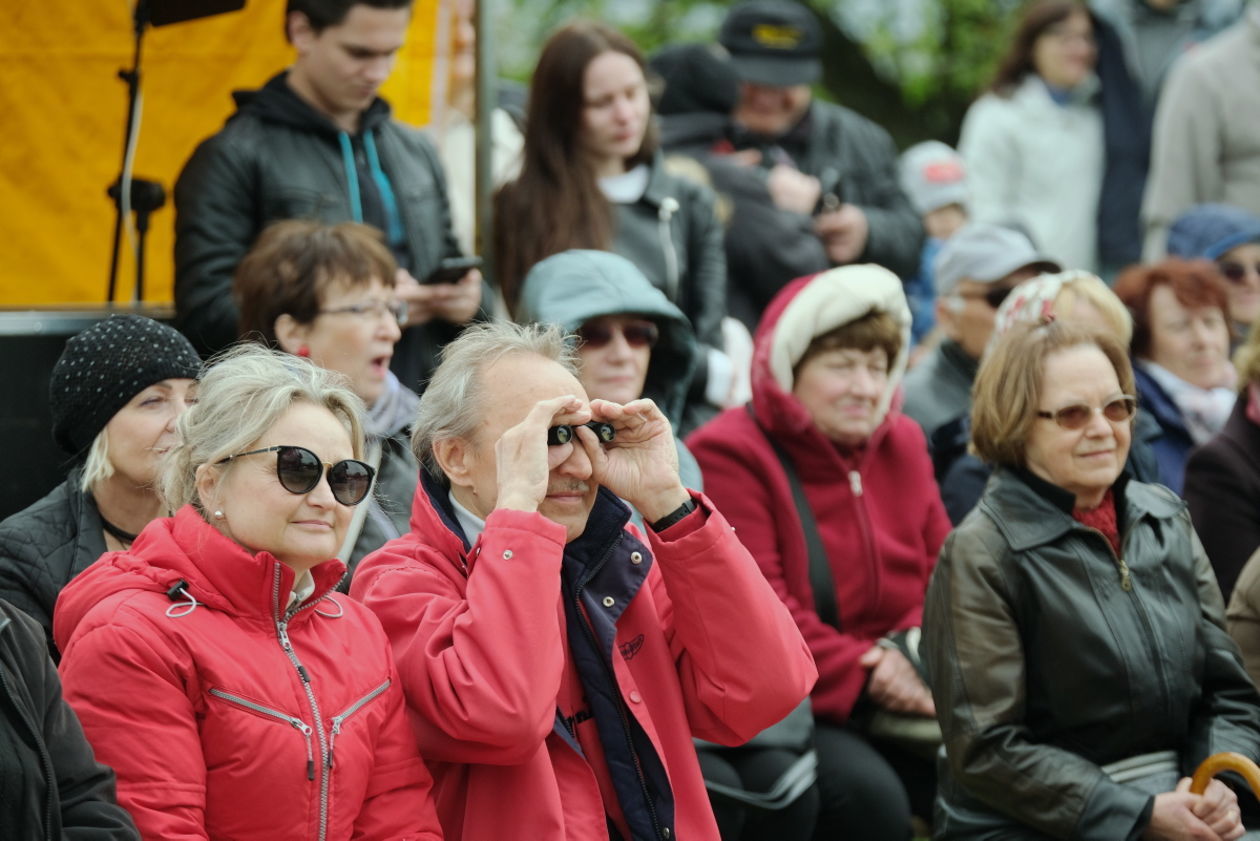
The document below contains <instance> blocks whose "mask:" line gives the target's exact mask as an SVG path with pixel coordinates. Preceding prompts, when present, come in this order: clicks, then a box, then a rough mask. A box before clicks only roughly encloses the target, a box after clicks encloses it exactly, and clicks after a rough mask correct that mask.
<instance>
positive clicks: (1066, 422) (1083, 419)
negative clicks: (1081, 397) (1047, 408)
mask: <svg viewBox="0 0 1260 841" xmlns="http://www.w3.org/2000/svg"><path fill="white" fill-rule="evenodd" d="M1096 411H1097V412H1102V416H1103V417H1104V418H1106V419H1107V420H1109V421H1111V422H1112V423H1123V422H1124V421H1127V420H1128V419H1129V418H1131V417H1133V413H1134V412H1136V411H1137V398H1136V397H1131V396H1129V395H1128V394H1122V395H1120V396H1119V397H1113V398H1112V399H1110V400H1108V401H1107V403H1106V405H1104V406H1103V407H1102V408H1101V409H1095V408H1094V407H1093V406H1087V405H1086V404H1084V403H1073V404H1072V405H1071V406H1064V407H1063V408H1062V409H1056V410H1055V411H1053V412H1037V417H1039V418H1049V419H1052V420H1053V421H1054V422H1055V423H1057V424H1058V425H1059V426H1061V427H1063V428H1064V429H1082V428H1084V427H1085V425H1086V424H1088V423H1089V422H1090V421H1091V420H1093V418H1094V412H1096Z"/></svg>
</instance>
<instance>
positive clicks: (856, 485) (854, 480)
mask: <svg viewBox="0 0 1260 841" xmlns="http://www.w3.org/2000/svg"><path fill="white" fill-rule="evenodd" d="M849 487H850V488H851V489H852V490H853V495H854V496H861V495H862V474H861V473H858V472H857V471H856V470H850V471H849Z"/></svg>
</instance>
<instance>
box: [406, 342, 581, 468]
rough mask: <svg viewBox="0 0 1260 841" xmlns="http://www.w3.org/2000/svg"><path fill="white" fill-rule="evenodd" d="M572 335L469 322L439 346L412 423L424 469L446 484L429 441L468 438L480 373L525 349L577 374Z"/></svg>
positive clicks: (478, 401) (477, 407)
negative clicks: (435, 364) (439, 357)
mask: <svg viewBox="0 0 1260 841" xmlns="http://www.w3.org/2000/svg"><path fill="white" fill-rule="evenodd" d="M572 339H573V337H572V336H568V335H566V334H565V332H564V330H563V329H562V328H561V327H559V326H557V325H554V324H529V325H521V324H515V323H513V322H510V321H494V322H486V323H482V324H474V325H472V326H471V327H468V328H466V329H465V330H464V332H463V333H461V334H460V336H459V338H457V339H455V340H454V341H453V342H451V343H450V344H448V345H447V346H446V347H445V348H443V349H442V361H441V364H440V365H438V367H437V370H436V371H434V373H433V378H432V379H430V380H429V384H428V386H427V387H426V388H425V390H424V395H423V396H422V397H421V398H420V410H419V411H418V412H417V413H416V422H415V423H414V424H413V425H412V427H411V451H412V452H413V453H415V456H416V459H417V460H418V461H419V462H420V463H421V464H422V465H424V469H425V470H426V471H428V473H429V475H430V476H431V477H432V478H434V479H436V480H437V481H439V482H441V483H443V484H445V483H446V475H445V474H444V473H443V472H442V468H441V467H440V466H439V465H438V463H437V459H435V458H434V456H433V443H434V442H435V441H440V440H443V439H446V438H469V437H470V436H471V435H472V432H473V430H474V429H476V427H477V422H478V421H479V420H480V419H481V405H482V389H481V374H482V372H483V371H485V369H486V368H487V367H488V366H490V365H491V364H492V363H494V362H497V361H498V360H500V359H502V358H503V357H505V356H507V355H509V354H513V353H530V354H534V355H535V356H541V357H542V358H543V359H549V360H551V361H552V362H557V363H559V364H560V365H562V366H563V367H564V368H565V370H567V371H569V372H570V373H572V374H573V375H574V376H577V352H576V351H575V350H574V347H575V342H574V341H573V340H572Z"/></svg>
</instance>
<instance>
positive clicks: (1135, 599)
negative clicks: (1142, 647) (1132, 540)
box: [1088, 528, 1172, 712]
mask: <svg viewBox="0 0 1260 841" xmlns="http://www.w3.org/2000/svg"><path fill="white" fill-rule="evenodd" d="M1088 530H1089V531H1092V532H1093V533H1094V534H1096V535H1098V536H1099V537H1100V538H1101V539H1102V541H1103V543H1105V544H1107V550H1108V551H1109V552H1111V557H1112V558H1113V559H1114V560H1115V562H1116V568H1117V569H1118V570H1119V571H1120V589H1121V590H1123V591H1124V592H1126V593H1128V594H1129V601H1130V603H1131V604H1132V605H1133V610H1134V611H1135V612H1136V613H1137V615H1138V619H1139V620H1140V621H1141V623H1142V630H1143V631H1145V632H1146V639H1147V642H1148V648H1149V650H1150V651H1154V652H1157V653H1158V651H1159V646H1158V645H1157V644H1156V639H1155V630H1154V629H1153V628H1152V627H1151V620H1150V617H1149V616H1147V615H1146V608H1145V607H1143V605H1142V600H1141V598H1140V597H1139V596H1138V594H1137V593H1135V592H1133V579H1132V577H1131V576H1130V575H1129V565H1128V564H1127V563H1125V560H1124V557H1123V556H1122V555H1120V554H1119V553H1117V552H1116V550H1115V547H1113V546H1112V545H1111V541H1110V540H1108V539H1107V536H1106V535H1105V534H1103V533H1102V532H1101V531H1099V530H1098V529H1096V528H1089V529H1088ZM1127 538H1128V535H1125V539H1124V541H1122V542H1121V544H1120V547H1121V548H1124V544H1125V543H1126V542H1127ZM1162 662H1163V661H1162V659H1161V658H1158V657H1157V658H1156V662H1155V672H1156V674H1157V675H1158V676H1159V686H1160V689H1161V691H1162V692H1163V694H1164V698H1163V701H1164V709H1165V711H1166V712H1171V707H1170V703H1169V701H1170V698H1171V695H1172V693H1171V692H1169V690H1168V681H1167V679H1166V677H1165V675H1164V667H1163V665H1162Z"/></svg>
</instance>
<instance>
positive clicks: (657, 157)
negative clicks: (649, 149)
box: [642, 150, 678, 210]
mask: <svg viewBox="0 0 1260 841" xmlns="http://www.w3.org/2000/svg"><path fill="white" fill-rule="evenodd" d="M647 167H648V183H647V188H646V189H644V191H643V199H642V201H644V202H646V203H647V204H650V205H651V206H652V207H655V208H657V209H658V210H659V209H660V207H661V204H662V203H664V201H665V199H670V198H672V199H674V200H675V201H677V200H678V197H677V196H675V195H674V193H676V192H677V190H675V189H674V187H673V184H672V179H671V178H670V177H669V173H668V172H666V171H665V166H664V164H663V159H662V157H661V153H660V150H657V152H656V153H655V154H654V155H652V160H650V161H648V165H647Z"/></svg>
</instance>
